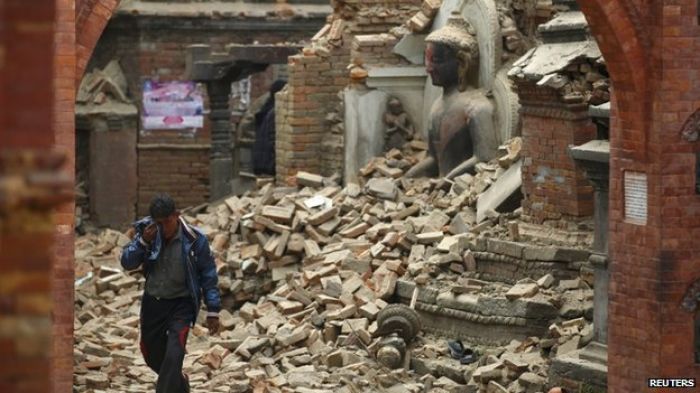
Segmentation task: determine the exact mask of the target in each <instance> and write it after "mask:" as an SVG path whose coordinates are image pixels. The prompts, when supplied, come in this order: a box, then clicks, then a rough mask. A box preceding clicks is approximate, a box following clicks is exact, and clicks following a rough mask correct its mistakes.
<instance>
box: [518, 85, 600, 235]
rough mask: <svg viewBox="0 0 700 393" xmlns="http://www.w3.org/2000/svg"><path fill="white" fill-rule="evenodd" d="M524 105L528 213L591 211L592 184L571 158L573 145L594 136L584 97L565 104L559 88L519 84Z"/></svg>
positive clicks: (556, 215)
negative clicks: (582, 99) (581, 100)
mask: <svg viewBox="0 0 700 393" xmlns="http://www.w3.org/2000/svg"><path fill="white" fill-rule="evenodd" d="M518 93H519V96H520V102H521V104H522V111H521V113H522V136H523V157H524V158H525V160H524V163H523V192H524V194H525V200H524V201H523V208H524V210H525V214H526V215H528V216H529V217H531V218H532V219H533V220H534V221H536V222H540V223H541V222H543V221H545V220H558V219H560V218H563V217H585V216H590V215H592V214H593V187H592V186H591V184H590V182H589V181H588V180H587V179H586V177H585V175H584V172H583V170H582V169H581V168H578V166H577V165H576V163H575V162H574V160H573V159H572V158H571V157H569V154H568V150H567V149H568V148H569V146H572V145H573V146H576V145H581V144H583V143H585V142H588V141H590V140H592V139H595V132H596V130H595V126H594V124H593V123H592V122H591V120H590V117H589V116H588V106H587V105H586V104H585V103H583V102H577V103H564V102H563V101H562V98H561V97H560V95H559V93H558V92H557V91H555V90H554V89H551V88H548V87H539V86H535V85H534V84H533V83H530V82H525V81H521V82H519V83H518Z"/></svg>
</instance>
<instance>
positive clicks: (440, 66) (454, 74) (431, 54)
mask: <svg viewBox="0 0 700 393" xmlns="http://www.w3.org/2000/svg"><path fill="white" fill-rule="evenodd" d="M425 67H426V71H427V72H428V75H430V78H431V79H432V80H433V85H435V86H440V87H452V86H456V85H457V84H458V83H459V61H458V60H457V55H456V54H455V53H454V50H453V49H452V48H450V47H449V46H447V45H444V44H438V43H428V46H427V47H426V49H425Z"/></svg>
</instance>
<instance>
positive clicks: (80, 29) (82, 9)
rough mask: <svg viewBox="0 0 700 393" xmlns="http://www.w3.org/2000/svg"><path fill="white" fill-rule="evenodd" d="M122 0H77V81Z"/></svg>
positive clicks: (78, 82) (77, 81)
mask: <svg viewBox="0 0 700 393" xmlns="http://www.w3.org/2000/svg"><path fill="white" fill-rule="evenodd" d="M120 1H121V0H76V23H75V31H76V54H77V65H76V72H75V83H76V85H79V84H80V80H81V79H82V77H83V74H84V73H85V67H87V64H88V61H90V56H92V52H93V51H94V50H95V46H96V45H97V41H98V40H99V39H100V36H101V35H102V31H104V29H105V27H106V26H107V22H108V21H109V19H110V18H111V17H112V14H114V10H116V8H117V6H118V5H119V3H120Z"/></svg>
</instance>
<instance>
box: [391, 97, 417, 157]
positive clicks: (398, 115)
mask: <svg viewBox="0 0 700 393" xmlns="http://www.w3.org/2000/svg"><path fill="white" fill-rule="evenodd" d="M386 109H387V111H386V113H384V124H386V134H384V149H385V150H391V149H401V148H402V147H403V145H405V144H406V142H409V141H411V140H413V137H414V134H415V132H414V128H413V123H412V122H411V119H409V118H408V114H406V111H405V110H404V109H403V104H401V101H399V99H398V98H396V97H392V98H390V99H389V101H388V102H387V108H386Z"/></svg>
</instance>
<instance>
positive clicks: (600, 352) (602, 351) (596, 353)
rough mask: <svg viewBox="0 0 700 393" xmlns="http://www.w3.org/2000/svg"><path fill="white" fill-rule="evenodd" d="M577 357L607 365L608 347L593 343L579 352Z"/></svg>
mask: <svg viewBox="0 0 700 393" xmlns="http://www.w3.org/2000/svg"><path fill="white" fill-rule="evenodd" d="M579 357H580V358H581V359H583V360H588V361H589V362H593V363H599V364H608V346H607V345H605V344H601V343H599V342H595V341H593V342H591V343H589V344H588V345H586V347H585V348H583V349H582V350H581V353H580V354H579Z"/></svg>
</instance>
